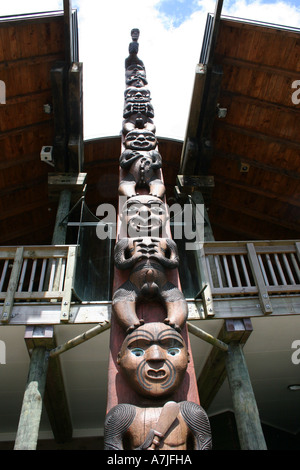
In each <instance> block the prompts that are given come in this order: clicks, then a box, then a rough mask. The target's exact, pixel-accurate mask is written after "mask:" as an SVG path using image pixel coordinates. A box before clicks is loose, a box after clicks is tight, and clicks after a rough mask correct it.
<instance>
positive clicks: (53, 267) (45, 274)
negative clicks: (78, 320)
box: [0, 245, 77, 323]
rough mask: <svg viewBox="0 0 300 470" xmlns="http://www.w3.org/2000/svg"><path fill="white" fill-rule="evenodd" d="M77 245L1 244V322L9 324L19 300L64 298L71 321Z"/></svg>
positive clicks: (64, 314) (64, 317)
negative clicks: (19, 245)
mask: <svg viewBox="0 0 300 470" xmlns="http://www.w3.org/2000/svg"><path fill="white" fill-rule="evenodd" d="M76 249H77V246H76V245H62V246H56V245H50V246H24V247H11V246H8V247H0V300H3V301H4V305H3V310H2V316H1V322H2V323H8V322H9V320H10V317H11V313H12V308H13V305H14V303H15V302H17V301H35V300H36V301H48V302H55V301H56V302H57V301H61V305H62V307H61V320H62V321H68V319H69V312H70V303H71V297H72V287H73V279H74V275H75V267H76Z"/></svg>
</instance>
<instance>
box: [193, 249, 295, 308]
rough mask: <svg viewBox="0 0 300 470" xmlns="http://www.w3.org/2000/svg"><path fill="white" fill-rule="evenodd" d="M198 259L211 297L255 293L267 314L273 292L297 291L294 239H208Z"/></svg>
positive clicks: (283, 293)
mask: <svg viewBox="0 0 300 470" xmlns="http://www.w3.org/2000/svg"><path fill="white" fill-rule="evenodd" d="M200 262H201V268H202V269H201V271H202V273H203V278H204V283H205V286H204V288H205V287H209V290H210V295H211V296H212V297H213V298H216V297H218V298H220V297H232V296H249V295H258V297H259V299H260V303H261V308H262V310H263V312H264V313H266V314H268V313H272V311H273V309H272V303H271V296H272V295H275V294H277V295H280V294H281V295H287V294H293V293H300V243H299V242H297V241H272V242H271V241H270V242H269V241H261V242H253V243H247V242H208V243H204V246H203V252H202V256H201V257H200Z"/></svg>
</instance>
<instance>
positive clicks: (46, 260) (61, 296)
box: [0, 241, 300, 324]
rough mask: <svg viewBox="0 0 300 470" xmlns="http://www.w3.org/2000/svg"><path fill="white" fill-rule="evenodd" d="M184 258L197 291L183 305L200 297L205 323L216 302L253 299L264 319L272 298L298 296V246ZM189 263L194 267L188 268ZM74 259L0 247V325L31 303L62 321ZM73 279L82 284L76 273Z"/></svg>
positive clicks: (69, 254)
mask: <svg viewBox="0 0 300 470" xmlns="http://www.w3.org/2000/svg"><path fill="white" fill-rule="evenodd" d="M189 253H190V254H191V253H193V257H194V258H193V257H190V258H187V260H186V262H187V265H186V268H185V272H184V273H183V274H182V275H185V277H186V280H187V283H189V280H190V279H191V276H188V269H190V270H191V269H192V273H193V277H194V278H195V279H197V284H198V287H196V286H194V287H195V288H197V289H198V290H196V291H195V294H192V295H190V294H191V291H189V294H188V293H185V295H186V298H187V300H189V301H193V298H194V299H199V298H200V297H201V299H202V303H203V309H204V312H205V317H208V316H213V315H214V301H217V300H220V299H221V300H222V299H231V300H233V299H242V298H245V297H247V298H253V297H254V298H258V299H259V302H260V306H261V310H262V312H263V313H264V314H270V313H272V312H273V307H272V297H273V298H274V296H277V297H278V296H279V297H281V296H291V295H300V242H298V241H261V242H206V243H204V244H203V246H202V247H201V249H199V250H197V251H195V252H189ZM195 256H196V258H195ZM192 258H193V259H194V263H195V262H196V263H195V265H191V264H190V263H191V260H192ZM76 259H77V246H75V245H71V246H69V245H66V246H36V247H32V246H27V247H0V302H3V307H2V312H1V310H0V320H1V322H2V324H4V323H8V322H9V320H10V318H11V315H12V310H13V306H14V305H15V304H16V303H21V304H22V305H23V304H24V303H26V304H27V303H30V304H32V303H35V302H37V303H43V304H44V303H45V302H46V303H47V304H49V305H51V304H52V305H55V306H56V308H57V304H58V303H59V302H60V311H61V314H60V321H68V320H69V318H70V306H71V299H72V295H73V294H74V295H75V296H76V298H77V299H78V295H76V293H75V289H74V280H75V272H76V271H75V268H76ZM80 266H81V265H80ZM197 271H198V273H197ZM196 273H197V274H196ZM77 274H78V275H79V277H80V278H82V276H83V277H84V278H85V279H86V273H84V274H83V271H82V269H80V271H78V273H77ZM107 275H108V274H107ZM199 286H200V290H199ZM187 294H188V295H187ZM94 301H97V299H94ZM99 301H103V299H102V298H101V299H100V297H99ZM107 302H109V299H107ZM0 308H1V307H0Z"/></svg>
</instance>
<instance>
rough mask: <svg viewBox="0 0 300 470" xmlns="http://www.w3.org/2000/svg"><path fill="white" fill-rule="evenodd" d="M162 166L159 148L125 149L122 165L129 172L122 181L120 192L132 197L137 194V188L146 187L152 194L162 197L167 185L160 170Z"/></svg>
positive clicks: (122, 155) (121, 160)
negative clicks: (147, 150) (146, 150)
mask: <svg viewBox="0 0 300 470" xmlns="http://www.w3.org/2000/svg"><path fill="white" fill-rule="evenodd" d="M161 166H162V160H161V155H160V153H159V152H157V150H151V151H150V152H144V151H137V150H125V151H124V152H123V153H122V154H121V157H120V167H121V168H123V169H124V170H128V172H127V174H126V176H124V178H123V179H122V181H121V182H120V185H119V194H120V195H123V196H128V197H131V196H133V195H136V194H137V192H136V189H137V188H145V187H146V188H147V189H148V190H149V194H150V195H152V196H156V197H159V198H162V197H163V196H164V194H165V186H164V184H163V182H162V181H161V179H160V175H159V172H158V170H160V168H161Z"/></svg>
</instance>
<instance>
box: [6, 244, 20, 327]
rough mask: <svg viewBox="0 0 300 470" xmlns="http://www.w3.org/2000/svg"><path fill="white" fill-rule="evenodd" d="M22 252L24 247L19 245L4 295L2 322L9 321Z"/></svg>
mask: <svg viewBox="0 0 300 470" xmlns="http://www.w3.org/2000/svg"><path fill="white" fill-rule="evenodd" d="M23 252H24V248H23V247H19V248H17V250H16V254H15V258H14V264H13V268H12V271H11V275H10V279H9V284H8V288H7V293H6V297H5V300H4V307H3V312H2V318H1V321H2V322H6V323H7V322H9V319H10V315H11V312H12V308H13V304H14V297H15V293H16V290H17V287H18V283H19V277H20V273H21V268H22V263H23Z"/></svg>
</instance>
